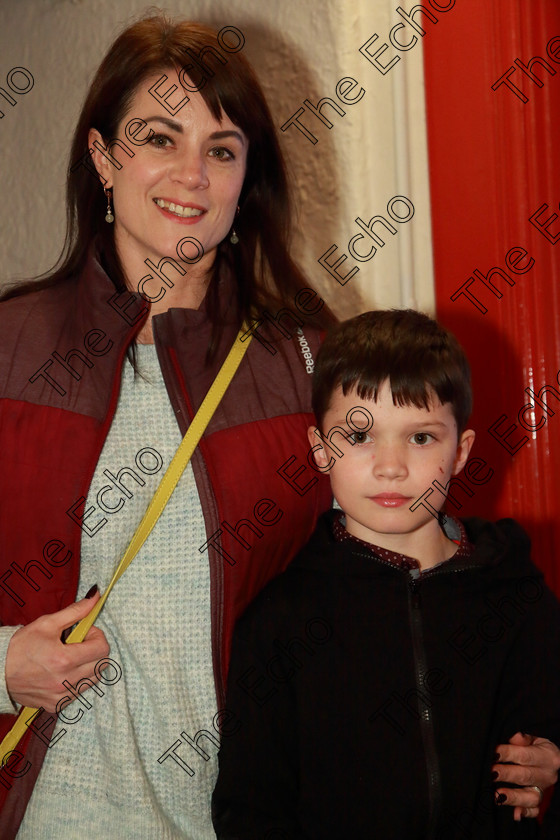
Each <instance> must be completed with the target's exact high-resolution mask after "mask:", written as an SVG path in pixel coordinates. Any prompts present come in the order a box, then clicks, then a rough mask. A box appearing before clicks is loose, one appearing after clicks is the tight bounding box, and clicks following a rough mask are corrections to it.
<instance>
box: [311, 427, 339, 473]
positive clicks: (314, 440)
mask: <svg viewBox="0 0 560 840" xmlns="http://www.w3.org/2000/svg"><path fill="white" fill-rule="evenodd" d="M316 431H319V429H318V428H317V426H309V428H308V429H307V440H308V441H309V443H310V444H311V451H312V452H313V460H314V461H315V463H316V464H317V466H318V467H319V469H320V471H321V472H326V471H327V470H328V469H330V468H331V467H332V464H333V459H332V458H331V457H330V456H329V455H328V454H327V452H326V451H325V447H324V446H323V444H322V443H320V441H321V438H320V437H319V436H318V435H316V434H315V432H316ZM308 457H309V456H308Z"/></svg>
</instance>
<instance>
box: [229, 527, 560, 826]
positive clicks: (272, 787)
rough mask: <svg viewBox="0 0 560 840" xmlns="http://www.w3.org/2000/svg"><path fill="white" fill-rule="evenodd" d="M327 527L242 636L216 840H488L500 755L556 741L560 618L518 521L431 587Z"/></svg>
mask: <svg viewBox="0 0 560 840" xmlns="http://www.w3.org/2000/svg"><path fill="white" fill-rule="evenodd" d="M334 515H335V512H334V511H329V512H328V513H326V514H324V515H323V516H322V517H321V519H320V520H319V524H318V526H317V529H316V531H315V532H314V534H313V536H312V537H311V539H310V541H309V543H308V544H307V545H306V546H305V548H303V549H302V551H301V552H300V553H299V554H298V556H297V557H296V558H295V560H294V561H293V562H292V563H291V565H290V566H289V567H288V569H287V570H286V571H285V572H284V573H283V574H281V575H280V576H279V577H277V578H276V579H275V580H273V581H272V582H271V583H270V584H268V586H267V587H266V588H265V589H264V590H263V591H262V592H261V593H260V594H259V595H258V597H257V598H256V600H255V601H254V602H253V603H252V604H251V605H250V607H249V608H248V609H247V611H246V612H245V614H244V616H243V617H242V618H241V620H240V621H239V622H238V625H237V627H236V631H235V635H234V644H233V653H232V660H231V667H230V673H229V682H228V686H229V688H228V699H227V710H228V713H229V715H228V726H227V728H226V727H224V730H223V732H222V747H221V751H220V775H219V778H218V783H217V786H216V790H215V792H214V800H213V813H214V825H215V828H216V833H217V835H218V838H219V840H257V838H258V840H288V839H289V840H295V838H298V840H303V838H305V840H331V838H332V840H335V839H336V840H341V838H351V840H362V838H363V840H366V838H367V840H370V839H371V838H379V839H380V840H468V838H472V840H490V839H491V838H492V840H494V838H529V837H531V838H533V837H536V836H539V837H546V838H556V840H558V838H560V828H559V826H558V823H557V822H554V824H552V822H551V823H550V824H549V825H548V826H547V828H546V829H545V828H543V829H541V833H540V834H538V831H539V829H538V825H537V823H536V821H535V820H526V819H525V820H523V821H521V822H514V820H513V809H512V808H509V807H508V808H506V807H501V808H500V807H498V806H496V805H495V804H494V795H493V791H494V787H495V785H494V784H493V782H492V779H491V770H490V767H491V765H492V763H493V760H494V758H493V757H494V753H495V748H496V745H497V744H499V743H504V742H507V740H508V739H509V738H510V737H511V735H513V734H514V733H515V732H518V731H522V732H529V733H533V734H538V735H539V736H542V737H547V738H550V739H551V740H553V741H555V742H556V743H558V742H559V741H560V668H559V663H560V605H559V603H558V601H557V600H556V598H555V597H554V595H553V594H552V593H551V592H550V591H549V590H548V589H547V587H546V586H545V584H544V580H543V576H542V573H541V572H540V571H539V570H538V569H537V568H536V567H535V566H534V565H533V564H532V563H531V561H530V559H529V549H530V544H529V539H528V537H527V536H526V534H525V533H524V531H523V530H522V529H521V527H520V526H519V525H517V523H515V522H514V521H513V520H511V519H504V520H500V522H498V523H497V524H492V523H489V522H485V521H483V520H480V519H468V520H465V521H464V525H465V527H466V530H467V534H468V537H469V540H470V541H471V542H472V543H473V544H474V545H475V552H474V554H473V555H472V556H471V557H469V558H468V560H458V559H455V558H452V559H451V560H449V561H448V562H447V563H444V564H442V565H440V566H438V567H434V568H433V569H431V570H427V571H426V572H423V573H422V574H421V575H419V574H418V572H417V571H416V570H414V571H412V572H410V571H407V570H401V569H397V568H396V567H394V566H392V565H390V564H389V563H387V562H386V561H383V560H381V559H379V558H378V557H376V556H375V554H374V553H373V551H368V550H367V549H366V548H363V549H362V548H361V547H360V546H359V545H357V544H355V543H352V541H343V542H336V541H335V540H334V537H333V535H332V519H333V516H334Z"/></svg>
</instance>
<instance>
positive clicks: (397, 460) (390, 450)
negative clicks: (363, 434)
mask: <svg viewBox="0 0 560 840" xmlns="http://www.w3.org/2000/svg"><path fill="white" fill-rule="evenodd" d="M373 471H374V473H375V475H377V476H379V477H381V478H383V477H384V478H401V477H402V476H404V475H406V472H407V468H406V461H405V458H404V453H403V452H402V450H401V448H400V447H399V446H390V445H386V446H379V447H377V451H376V453H375V460H374V463H373Z"/></svg>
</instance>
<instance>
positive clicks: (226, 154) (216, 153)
mask: <svg viewBox="0 0 560 840" xmlns="http://www.w3.org/2000/svg"><path fill="white" fill-rule="evenodd" d="M210 154H211V155H212V157H215V158H217V159H218V160H235V155H234V154H233V152H232V151H231V149H226V147H225V146H216V147H215V148H214V149H210Z"/></svg>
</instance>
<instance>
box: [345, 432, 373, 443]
mask: <svg viewBox="0 0 560 840" xmlns="http://www.w3.org/2000/svg"><path fill="white" fill-rule="evenodd" d="M348 440H349V441H350V442H351V443H367V442H368V441H369V440H370V436H369V435H368V433H367V432H352V434H350V435H348Z"/></svg>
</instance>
